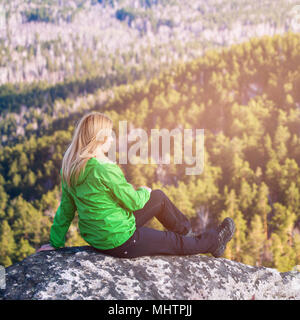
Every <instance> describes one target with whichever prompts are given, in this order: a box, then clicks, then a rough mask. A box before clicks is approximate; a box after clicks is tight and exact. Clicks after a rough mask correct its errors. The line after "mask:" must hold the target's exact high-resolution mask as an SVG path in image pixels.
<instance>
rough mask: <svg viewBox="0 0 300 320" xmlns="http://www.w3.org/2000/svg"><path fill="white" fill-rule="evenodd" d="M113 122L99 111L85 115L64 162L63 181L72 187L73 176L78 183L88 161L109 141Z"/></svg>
mask: <svg viewBox="0 0 300 320" xmlns="http://www.w3.org/2000/svg"><path fill="white" fill-rule="evenodd" d="M112 126H113V121H112V120H111V119H110V118H109V117H108V116H107V115H105V114H103V113H101V112H97V111H93V112H90V113H88V114H86V115H84V116H83V117H82V118H81V119H80V120H79V122H78V124H77V126H76V128H75V131H74V135H73V138H72V142H71V144H70V145H69V147H68V149H67V151H66V152H65V154H64V157H63V160H62V174H63V180H64V181H66V182H67V185H68V186H69V187H70V186H71V176H72V175H73V173H74V174H75V181H77V179H78V177H79V174H80V171H81V170H83V171H84V169H85V166H86V163H87V161H88V160H89V159H90V158H92V157H94V156H96V150H97V149H98V147H99V145H102V144H104V143H105V142H106V141H107V138H108V135H109V134H110V133H111V129H112Z"/></svg>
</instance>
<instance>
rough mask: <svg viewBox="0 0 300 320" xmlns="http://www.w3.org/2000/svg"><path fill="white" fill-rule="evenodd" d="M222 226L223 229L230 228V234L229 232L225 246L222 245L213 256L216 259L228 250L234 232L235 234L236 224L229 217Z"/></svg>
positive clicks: (224, 242)
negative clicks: (227, 245)
mask: <svg viewBox="0 0 300 320" xmlns="http://www.w3.org/2000/svg"><path fill="white" fill-rule="evenodd" d="M221 226H222V228H225V227H228V229H229V231H230V232H228V234H227V236H226V237H225V238H224V240H223V244H222V245H221V247H219V248H218V249H217V250H216V251H215V252H213V253H212V255H213V256H214V257H215V258H219V257H221V256H222V255H223V254H224V251H225V249H226V244H227V243H228V242H229V241H230V240H231V239H232V237H233V235H234V232H235V223H234V221H233V220H232V219H231V218H229V217H227V218H225V219H224V220H223V222H222V224H221Z"/></svg>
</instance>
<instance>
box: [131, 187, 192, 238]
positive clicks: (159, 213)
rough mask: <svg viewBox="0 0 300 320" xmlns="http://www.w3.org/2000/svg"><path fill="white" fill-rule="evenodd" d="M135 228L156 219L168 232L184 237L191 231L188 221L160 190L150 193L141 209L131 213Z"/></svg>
mask: <svg viewBox="0 0 300 320" xmlns="http://www.w3.org/2000/svg"><path fill="white" fill-rule="evenodd" d="M133 214H134V216H135V220H136V227H137V228H140V227H141V226H143V225H144V224H145V223H146V222H147V221H149V220H150V219H151V218H153V217H156V218H157V219H158V220H159V221H160V223H161V224H162V225H163V226H164V227H165V228H167V229H168V230H169V231H173V232H176V233H179V234H182V235H186V234H187V233H188V232H189V231H190V230H191V228H192V227H191V223H190V221H189V219H188V218H187V217H186V216H185V215H184V214H183V213H182V212H181V211H180V210H179V209H178V208H177V207H176V206H175V205H174V203H173V202H172V201H171V200H170V199H169V198H168V196H167V195H166V194H165V193H164V192H163V191H162V190H160V189H155V190H152V191H151V194H150V199H149V200H148V202H147V203H146V204H145V206H144V207H143V208H142V209H139V210H136V211H134V212H133Z"/></svg>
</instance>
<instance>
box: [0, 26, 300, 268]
mask: <svg viewBox="0 0 300 320" xmlns="http://www.w3.org/2000/svg"><path fill="white" fill-rule="evenodd" d="M64 88H68V87H67V86H66V87H64ZM299 88H300V34H299V33H292V32H288V33H286V34H284V35H275V36H263V37H260V38H258V37H253V38H251V39H250V40H249V41H245V42H243V43H240V44H234V45H232V46H230V47H227V48H222V49H221V50H216V49H211V50H207V51H206V52H205V54H204V55H203V56H201V57H198V58H195V59H193V60H191V61H188V62H178V63H176V64H175V63H174V65H173V66H172V67H171V68H170V69H168V70H164V71H162V72H160V73H159V74H158V75H157V76H155V77H154V78H152V79H149V80H146V79H140V80H136V81H133V82H129V81H125V83H124V84H116V85H114V86H111V87H107V88H104V89H97V90H92V89H91V90H90V91H88V92H89V94H87V95H84V96H82V97H81V98H80V100H76V101H75V100H74V99H73V98H72V97H68V98H64V97H63V96H59V98H57V99H53V101H52V102H51V104H49V105H48V109H47V110H48V112H49V113H48V115H47V114H46V116H44V114H43V112H41V110H40V111H38V109H37V110H35V109H34V108H33V109H32V112H30V113H29V112H27V111H26V109H25V111H24V110H23V109H22V107H21V108H20V109H19V110H18V117H20V121H21V119H23V118H25V119H26V121H27V122H28V125H27V126H25V127H24V128H23V132H22V134H21V136H22V138H21V139H20V140H19V141H18V140H17V141H11V142H10V143H7V144H6V145H3V147H2V148H1V149H0V264H2V265H4V266H9V265H11V264H12V263H15V262H17V261H20V260H22V259H24V258H25V257H27V256H28V255H30V254H32V253H34V252H35V250H36V249H37V248H38V247H39V246H40V245H41V244H44V243H48V242H49V230H50V227H51V223H52V221H53V217H54V215H55V212H56V210H57V208H58V206H59V204H60V196H61V184H60V175H59V170H60V168H61V161H62V157H63V154H64V152H65V150H66V148H67V147H68V145H69V143H70V141H71V139H72V134H73V131H74V128H75V125H76V123H77V121H78V120H79V119H80V118H81V116H82V115H83V114H85V113H86V112H88V111H92V110H98V111H101V112H104V113H106V114H107V115H109V116H110V117H111V118H112V119H113V121H114V130H115V132H116V134H117V135H118V122H119V121H122V120H127V121H128V123H129V124H130V129H132V128H143V129H145V130H146V131H147V132H148V133H149V135H148V136H150V131H151V129H153V128H166V129H169V130H172V129H174V128H176V127H178V128H181V129H183V128H185V129H186V128H193V129H195V128H199V129H200V128H201V129H202V128H203V129H204V130H205V149H204V150H205V164H204V171H203V173H202V174H201V175H191V176H190V175H185V173H184V172H185V167H186V166H185V164H174V163H172V162H171V164H168V165H164V164H130V163H129V164H127V165H120V166H121V168H122V170H123V171H124V173H125V176H126V178H127V180H128V181H129V182H130V183H132V184H133V185H134V186H135V187H138V186H141V185H147V186H149V187H151V188H152V189H155V188H161V189H162V190H163V191H164V192H165V193H166V194H167V195H168V196H169V197H170V198H171V200H173V201H174V203H175V204H176V205H177V206H178V208H179V209H180V210H181V211H182V212H183V213H184V214H186V215H187V216H188V217H189V219H190V220H191V222H192V224H193V227H194V229H195V230H199V231H201V230H203V229H205V228H208V227H211V226H215V225H216V224H217V223H219V222H220V221H222V219H223V218H224V217H226V216H229V217H232V218H233V219H234V220H235V222H236V225H237V231H236V235H235V237H234V238H233V240H232V241H231V242H230V243H229V245H228V247H227V249H226V251H225V256H224V257H225V258H228V259H232V260H235V261H239V262H243V263H246V264H249V265H253V266H266V267H271V268H276V269H278V270H280V271H288V270H291V269H292V268H293V267H294V266H295V265H298V264H300V210H299V209H300V172H299V171H300V169H299V166H300V131H299V128H300V90H299ZM17 90H18V89H16V88H15V87H13V88H12V89H11V92H17ZM46 90H47V88H46ZM50 92H51V91H49V93H50ZM16 96H18V94H17V95H16ZM49 96H51V94H50V95H49ZM24 97H25V98H26V95H25V96H24V95H22V96H21V97H19V99H25V98H24ZM34 98H35V96H31V99H33V100H34ZM36 99H37V101H33V102H32V105H33V106H34V105H38V103H39V102H38V101H39V99H40V98H39V95H36ZM75 102H76V103H75ZM12 104H13V103H12ZM2 116H3V115H2ZM9 116H10V114H8V115H7V117H9ZM45 119H46V121H45ZM5 123H7V127H1V135H3V134H5V132H6V131H9V130H10V129H9V126H10V125H14V124H15V123H14V121H12V122H11V123H10V122H6V121H3V124H5ZM171 155H172V153H171ZM77 219H78V217H77V216H76V217H75V219H74V221H73V223H72V225H71V227H70V230H69V232H68V234H67V242H66V245H67V246H73V245H82V244H85V242H84V241H83V239H82V238H81V237H80V236H79V233H78V229H77ZM148 226H150V227H153V228H157V229H159V230H164V227H163V226H162V225H161V224H160V223H159V222H158V221H157V220H156V219H153V220H151V221H150V222H149V223H148Z"/></svg>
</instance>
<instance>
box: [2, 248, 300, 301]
mask: <svg viewBox="0 0 300 320" xmlns="http://www.w3.org/2000/svg"><path fill="white" fill-rule="evenodd" d="M5 271H6V274H5V289H4V290H0V299H98V300H117V299H118V300H154V299H155V300H156V299H158V300H160V299H163V300H175V299H176V300H177V299H183V300H189V299H196V300H198V299H199V300H201V299H243V300H244V299H245V300H247V299H299V300H300V272H298V271H291V272H285V273H279V272H278V271H276V270H275V269H270V268H265V267H252V266H248V265H245V264H242V263H238V262H234V261H230V260H227V259H224V258H218V259H215V258H212V257H210V256H207V255H200V254H199V255H190V256H166V255H161V256H151V257H149V256H147V257H140V258H135V259H122V258H114V257H110V256H106V255H103V254H101V253H99V252H96V251H95V250H94V249H93V248H91V247H86V246H85V247H72V248H63V249H60V250H56V251H43V252H39V253H35V254H33V255H31V256H29V257H27V258H26V259H24V260H23V261H22V262H19V263H16V264H14V265H12V266H10V267H8V268H6V270H5Z"/></svg>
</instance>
